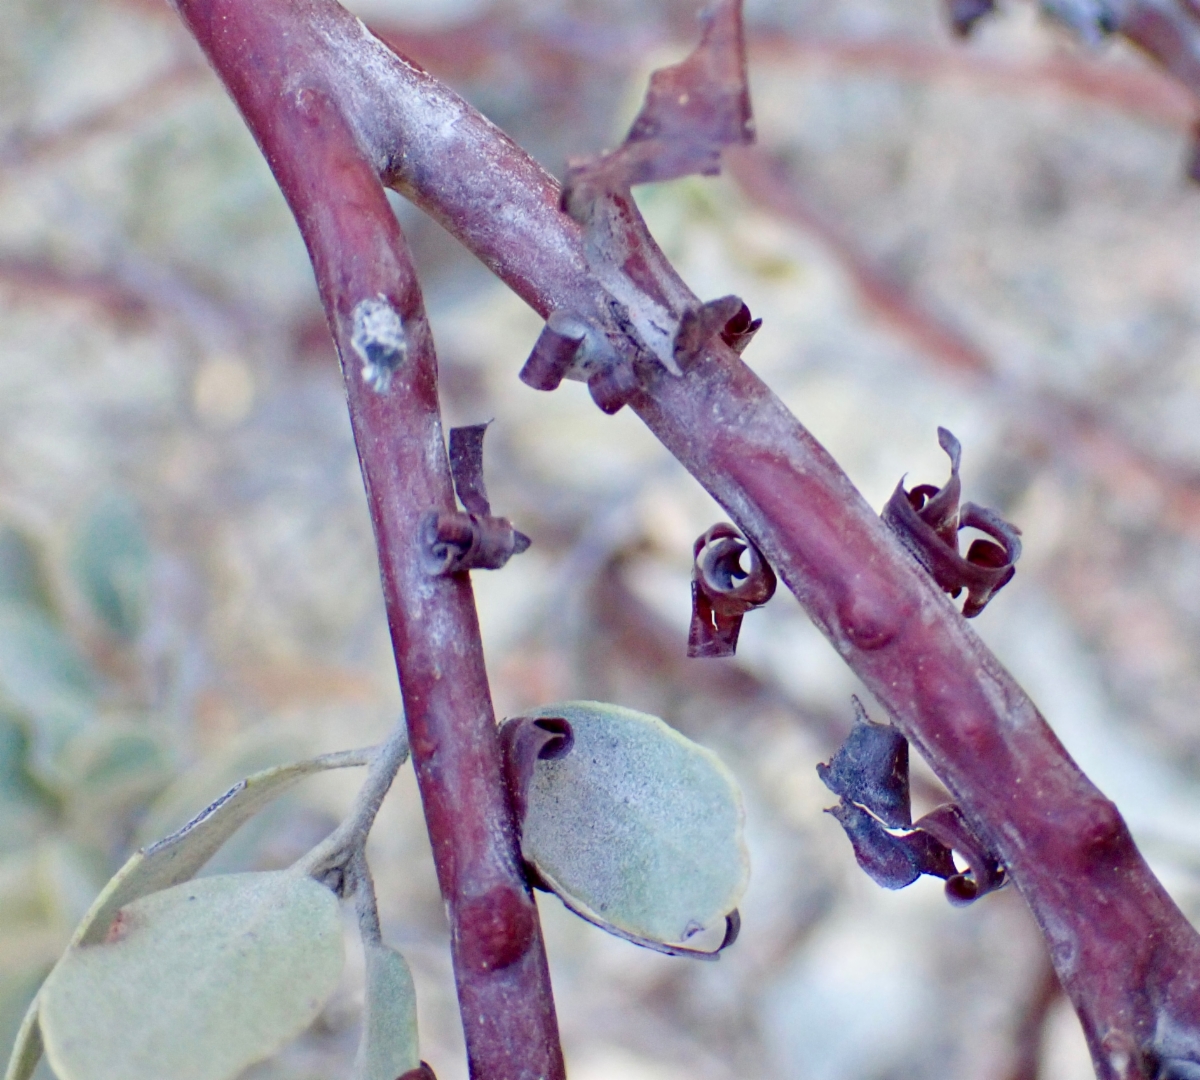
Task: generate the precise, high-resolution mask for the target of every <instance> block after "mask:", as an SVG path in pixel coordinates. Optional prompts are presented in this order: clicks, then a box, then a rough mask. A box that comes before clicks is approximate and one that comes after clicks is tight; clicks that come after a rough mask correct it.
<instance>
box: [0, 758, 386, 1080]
mask: <svg viewBox="0 0 1200 1080" xmlns="http://www.w3.org/2000/svg"><path fill="white" fill-rule="evenodd" d="M373 752H374V748H373V747H367V748H365V749H360V750H344V751H340V752H338V753H333V754H323V755H322V756H320V757H316V758H312V759H311V760H309V761H300V762H296V763H294V764H291V765H277V766H275V767H274V768H270V769H264V770H262V771H261V772H258V773H255V774H254V775H253V776H248V777H247V778H246V779H245V780H242V781H240V782H239V783H237V784H235V785H234V786H233V787H232V788H230V789H229V790H228V791H227V792H225V794H224V795H222V796H221V797H220V798H219V799H217V800H216V801H215V802H213V803H212V804H210V805H209V806H207V807H206V808H205V809H204V810H202V811H201V812H200V813H199V814H197V815H196V816H195V817H194V818H193V819H192V820H191V821H189V822H188V823H187V824H186V825H184V826H183V827H182V828H181V829H179V830H177V831H176V832H174V833H172V834H171V835H170V836H168V837H165V838H164V839H162V840H160V841H158V842H157V843H155V844H151V845H150V846H149V847H147V848H143V849H141V850H140V851H135V852H134V853H133V854H132V855H131V856H130V857H129V858H128V859H127V860H126V861H125V865H124V866H122V867H121V869H120V870H118V871H117V872H116V873H115V874H114V875H113V876H112V878H110V879H109V882H108V884H107V885H105V886H104V888H103V889H102V890H101V892H100V894H99V895H98V896H97V897H96V899H95V900H94V901H93V902H92V905H91V907H90V908H88V910H87V913H86V914H85V915H84V917H83V919H82V920H81V921H80V923H79V925H78V926H77V927H76V928H75V933H74V934H73V935H72V937H71V948H75V947H79V946H91V945H95V944H98V943H100V942H103V941H104V939H105V938H106V937H107V935H108V931H109V928H110V927H111V926H112V923H113V918H114V916H115V915H116V914H117V912H118V911H119V910H120V909H121V908H123V907H125V906H126V905H127V904H130V903H132V902H134V901H135V900H138V899H140V898H142V897H145V896H149V895H151V894H153V893H157V892H159V891H161V890H164V889H169V888H171V887H172V886H175V885H178V884H180V883H182V882H186V881H189V880H190V879H191V878H192V877H194V876H195V875H196V874H197V873H198V872H199V870H200V869H201V867H203V866H204V864H205V863H206V862H208V860H209V859H211V858H212V856H213V855H214V854H216V852H217V850H218V849H219V848H220V847H221V845H222V844H224V843H225V841H226V840H228V839H229V838H230V837H231V836H232V835H233V834H234V833H235V832H237V830H238V829H239V828H241V826H242V825H244V824H245V823H246V822H247V821H249V820H250V818H251V817H253V816H254V815H255V814H257V813H258V812H259V811H260V810H262V809H263V808H264V807H265V806H267V805H268V804H269V803H270V802H271V801H272V800H274V799H276V798H278V797H279V796H280V795H282V794H283V793H284V792H285V791H287V790H288V788H290V787H291V786H292V785H293V784H295V783H296V782H297V781H298V780H301V779H303V778H304V777H306V776H311V775H313V774H314V773H318V772H323V771H325V770H326V769H344V768H350V767H353V766H359V765H366V764H367V763H368V762H369V761H370V759H371V755H372V753H373ZM68 955H70V949H68ZM35 1004H36V1002H35ZM30 1008H31V1012H30V1014H29V1017H27V1018H26V1024H27V1025H29V1024H33V1027H32V1028H31V1029H30V1030H31V1031H32V1032H33V1035H28V1036H27V1041H26V1043H25V1044H22V1043H21V1042H20V1041H18V1044H17V1047H16V1049H14V1051H13V1057H12V1059H11V1060H10V1062H9V1068H10V1070H11V1069H12V1068H14V1067H15V1066H14V1062H16V1061H17V1055H18V1052H22V1053H27V1054H28V1053H31V1054H32V1055H33V1058H32V1064H31V1065H29V1069H30V1070H32V1069H33V1068H34V1067H36V1065H37V1061H38V1058H39V1057H40V1055H41V1052H42V1051H41V1045H42V1044H41V1038H40V1033H38V1031H37V1030H36V1010H34V1007H33V1006H31V1007H30ZM30 1017H33V1019H32V1020H31V1019H30ZM22 1031H23V1032H24V1031H25V1028H24V1027H23V1028H22ZM35 1036H36V1040H35V1041H29V1040H31V1039H34V1037H35ZM22 1045H24V1046H25V1049H24V1050H22ZM6 1080H8V1078H6Z"/></svg>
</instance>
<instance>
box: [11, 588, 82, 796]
mask: <svg viewBox="0 0 1200 1080" xmlns="http://www.w3.org/2000/svg"><path fill="white" fill-rule="evenodd" d="M94 692H95V677H94V675H93V673H92V671H91V669H90V668H89V666H88V664H87V662H86V661H85V660H84V658H83V656H82V654H81V653H80V652H79V650H78V649H77V648H76V647H75V645H74V643H73V642H71V641H70V640H69V639H68V638H67V636H66V635H65V634H64V633H63V631H62V629H61V628H60V627H59V626H58V624H57V623H55V622H53V621H52V620H51V619H50V617H49V616H48V615H47V614H46V613H45V612H44V611H42V610H41V609H40V608H35V607H30V606H29V605H28V604H23V603H18V602H15V601H11V600H0V702H2V703H3V704H4V705H6V706H8V707H9V708H10V709H12V710H13V711H15V712H17V713H19V714H22V715H23V716H25V717H27V718H29V719H30V720H32V722H33V723H32V733H33V736H34V759H35V765H36V767H38V768H39V769H40V770H43V771H44V770H50V771H51V772H52V762H53V759H54V758H55V757H56V755H57V754H58V753H59V752H60V751H61V750H62V748H63V746H65V745H66V743H67V742H68V741H69V740H70V739H71V737H72V736H73V735H75V734H76V733H77V732H78V731H79V730H81V729H82V728H83V726H84V725H85V724H86V723H87V722H88V721H89V720H90V718H91V716H92V713H93V710H94Z"/></svg>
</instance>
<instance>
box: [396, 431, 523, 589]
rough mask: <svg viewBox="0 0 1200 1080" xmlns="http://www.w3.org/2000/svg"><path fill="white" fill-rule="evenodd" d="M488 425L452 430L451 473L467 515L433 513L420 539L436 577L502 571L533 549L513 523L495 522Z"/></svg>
mask: <svg viewBox="0 0 1200 1080" xmlns="http://www.w3.org/2000/svg"><path fill="white" fill-rule="evenodd" d="M486 431H487V424H474V425H472V426H470V427H461V428H451V429H450V473H451V475H452V476H453V478H454V490H455V492H456V493H457V494H458V501H459V502H461V503H462V505H463V507H464V508H465V510H466V512H465V513H461V512H459V511H446V510H430V511H429V513H428V514H426V515H425V517H424V519H423V520H422V521H421V527H420V539H421V546H422V548H423V549H424V552H425V562H426V568H427V569H428V571H429V573H430V574H433V575H435V576H438V577H444V576H445V575H447V574H457V573H460V572H462V571H464V570H499V569H500V567H502V566H503V565H504V564H505V563H506V562H508V560H509V559H511V558H512V557H513V556H514V555H519V554H521V552H522V551H525V550H526V549H527V548H528V547H529V544H530V539H529V537H528V536H526V535H525V534H524V533H523V532H519V531H518V530H517V529H515V528H513V524H512V522H511V521H509V520H508V518H503V517H494V516H492V512H491V504H490V503H489V502H488V497H487V488H486V487H485V486H484V483H483V436H484V433H485V432H486Z"/></svg>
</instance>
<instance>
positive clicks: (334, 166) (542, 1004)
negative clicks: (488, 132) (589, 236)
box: [180, 2, 565, 1080]
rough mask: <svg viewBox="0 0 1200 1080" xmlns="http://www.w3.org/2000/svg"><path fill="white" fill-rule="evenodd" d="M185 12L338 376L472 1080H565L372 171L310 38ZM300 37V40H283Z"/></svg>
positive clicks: (421, 356) (433, 394)
mask: <svg viewBox="0 0 1200 1080" xmlns="http://www.w3.org/2000/svg"><path fill="white" fill-rule="evenodd" d="M180 11H181V13H182V14H183V16H184V18H185V19H186V20H187V23H188V25H189V27H190V28H191V30H192V32H193V33H194V34H195V35H196V37H197V39H198V40H199V42H200V44H201V45H202V47H203V48H204V50H205V52H206V53H207V54H208V56H209V58H210V59H211V60H212V62H213V65H214V66H215V67H216V68H217V70H218V71H219V72H220V73H221V75H222V77H223V78H224V80H225V83H226V86H227V87H228V88H229V91H230V93H231V94H232V95H233V97H234V100H235V101H236V102H237V103H238V105H239V107H240V108H241V110H242V113H243V115H244V116H245V117H246V120H247V123H248V124H249V125H250V128H251V130H252V131H253V132H254V134H255V137H256V138H257V139H258V142H259V145H260V146H261V147H262V150H263V153H264V154H265V155H266V157H267V160H268V161H269V162H270V164H271V168H272V169H273V171H274V173H275V177H276V179H277V180H278V182H279V186H280V187H281V188H282V190H283V192H284V194H285V196H286V197H287V200H288V203H289V204H290V206H291V208H292V212H293V213H294V214H295V216H296V220H297V222H298V224H299V226H300V230H301V232H302V234H303V236H304V239H305V242H306V243H307V245H308V250H309V255H310V257H311V258H312V262H313V268H314V270H315V272H316V278H317V283H318V286H319V288H320V291H321V299H322V301H323V302H324V305H325V310H326V312H327V315H328V318H329V324H330V328H331V330H332V331H333V335H334V338H335V340H336V342H337V346H338V351H339V354H340V356H341V358H342V368H343V372H344V375H345V385H346V396H347V398H348V401H349V405H350V416H351V421H352V423H353V427H354V437H355V441H356V444H357V446H358V454H359V461H360V462H361V465H362V472H363V479H364V482H365V484H366V488H367V495H368V500H369V504H370V508H371V517H372V521H373V524H374V527H375V537H376V543H377V545H378V548H379V561H380V568H381V571H382V576H383V588H384V596H385V598H386V602H387V613H388V624H389V626H390V628H391V633H392V641H393V645H394V648H395V653H396V663H397V668H398V670H399V674H400V685H401V689H402V691H403V694H404V707H405V715H406V718H407V722H408V728H409V735H410V742H411V746H412V752H413V762H414V765H415V768H416V773H417V780H418V783H419V785H420V789H421V796H422V800H423V802H424V805H425V814H426V820H427V823H428V826H429V833H430V838H431V840H432V844H433V853H434V861H435V863H436V865H437V871H438V877H439V881H440V883H441V887H442V894H443V896H444V898H445V900H446V907H447V912H448V914H449V918H450V925H451V946H452V952H453V957H454V968H455V975H456V978H457V982H458V992H459V1001H460V1005H461V1011H462V1018H463V1027H464V1031H465V1034H466V1042H467V1053H468V1057H469V1059H470V1064H471V1073H472V1075H473V1076H475V1077H480V1078H482V1077H486V1078H487V1080H535V1078H547V1080H548V1078H561V1077H563V1076H564V1075H565V1072H564V1068H563V1060H562V1051H561V1049H560V1047H559V1042H558V1031H557V1024H556V1020H555V1014H554V1001H553V998H552V997H551V993H550V979H549V972H548V969H547V965H546V956H545V951H544V948H543V944H542V937H541V929H540V926H539V923H538V917H537V909H536V906H535V905H534V901H533V897H532V895H531V893H530V890H529V887H528V885H527V884H526V881H525V878H524V874H523V871H522V869H521V861H520V856H519V850H518V843H517V839H516V830H515V826H514V823H513V818H512V813H511V809H510V807H509V805H508V802H507V799H506V795H505V790H504V787H503V783H502V779H501V767H500V750H499V741H498V738H497V733H496V723H495V717H494V715H493V712H492V703H491V698H490V694H489V691H488V685H487V676H486V673H485V670H484V662H483V650H482V646H481V644H480V638H479V625H478V621H477V618H476V614H475V605H474V600H473V597H472V591H471V583H470V579H469V577H468V576H467V575H466V574H465V573H462V574H456V575H451V576H447V577H434V576H431V575H430V574H429V573H428V572H427V570H426V569H425V567H424V565H423V561H422V558H421V550H420V545H419V536H418V526H419V524H420V522H421V520H422V518H423V517H424V515H425V513H426V512H427V511H429V510H431V509H436V510H445V511H448V512H453V511H454V510H455V509H456V506H455V502H454V491H453V487H452V484H451V477H450V468H449V462H448V459H447V456H446V450H445V446H444V444H443V437H442V425H441V417H440V412H439V407H438V391H437V360H436V357H435V355H434V351H433V340H432V337H431V335H430V332H429V325H428V322H427V321H426V318H425V312H424V308H423V304H422V300H421V294H420V290H419V287H418V284H417V279H416V276H415V274H414V271H413V268H412V264H411V261H410V259H409V254H408V251H407V247H406V245H405V242H404V239H403V236H402V235H401V233H400V228H399V225H398V224H397V222H396V218H395V215H394V214H393V213H392V211H391V208H390V207H389V205H388V202H387V197H386V194H385V192H384V189H383V186H382V185H381V183H380V181H379V169H378V165H377V164H376V163H374V162H373V161H372V160H371V159H370V158H369V157H368V155H367V153H366V152H365V148H364V147H363V146H362V145H361V144H360V143H359V141H358V140H357V139H356V137H355V133H354V132H353V130H352V129H351V127H350V126H349V125H348V124H347V117H346V116H345V113H344V103H343V102H342V101H339V95H338V94H337V93H336V92H335V91H334V90H333V89H332V88H331V87H330V86H328V85H327V84H326V83H325V82H324V81H323V80H322V79H320V78H312V77H311V76H310V75H308V73H307V72H306V66H307V62H308V58H309V56H310V54H311V53H312V52H313V46H312V43H311V42H310V41H308V40H307V37H308V34H309V33H310V32H311V31H312V29H314V24H312V23H308V24H307V25H306V23H305V22H304V21H298V22H296V23H294V24H293V23H292V21H291V19H290V18H289V19H288V20H287V21H281V20H280V19H279V17H278V15H279V11H278V8H277V7H275V8H273V7H272V6H271V5H258V4H254V3H248V4H242V5H239V6H237V7H236V8H235V7H233V6H232V5H227V6H222V5H216V4H206V3H202V2H195V3H189V2H184V3H181V4H180ZM293 14H296V15H299V14H300V12H298V11H296V10H295V9H294V8H293V9H292V11H289V12H288V15H289V16H291V15H293ZM351 25H353V24H351ZM293 27H294V28H295V29H296V30H299V31H301V32H300V33H295V34H291V35H289V30H291V29H292V28H293ZM363 301H368V302H383V303H385V304H386V305H388V306H390V308H391V309H392V311H394V312H396V313H398V314H399V316H400V318H401V319H402V323H403V329H404V337H405V339H406V342H407V350H406V355H404V357H403V358H402V359H400V360H399V362H398V366H397V368H396V371H395V374H394V376H393V378H392V380H391V384H390V387H389V388H388V389H387V390H386V391H383V392H379V391H377V390H375V389H374V388H372V386H370V385H368V384H367V382H366V381H365V380H364V377H363V374H362V370H361V369H362V366H363V361H362V359H361V358H360V355H359V353H358V351H357V350H356V348H355V342H354V340H353V339H354V334H355V330H356V328H358V323H356V319H355V310H356V308H359V305H361V304H362V303H363ZM360 333H361V330H360ZM360 347H361V343H360Z"/></svg>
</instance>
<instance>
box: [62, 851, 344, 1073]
mask: <svg viewBox="0 0 1200 1080" xmlns="http://www.w3.org/2000/svg"><path fill="white" fill-rule="evenodd" d="M342 961H343V952H342V929H341V920H340V916H339V913H338V902H337V899H336V898H335V897H334V895H333V893H332V892H330V891H329V890H328V889H326V888H325V887H324V886H323V885H319V884H318V883H317V882H315V881H313V880H312V879H311V878H308V877H305V876H303V875H301V874H298V873H294V872H289V871H283V872H276V873H262V874H229V875H225V876H218V877H209V878H201V879H199V880H197V881H192V882H187V883H185V884H183V885H178V886H176V887H175V888H172V889H167V890H165V891H163V892H158V893H154V894H153V895H151V896H147V897H144V898H142V899H141V900H137V901H134V902H133V903H131V904H129V905H127V906H126V907H124V908H122V910H121V911H120V913H119V915H118V918H117V920H116V922H115V923H114V924H113V926H112V928H111V930H110V932H109V934H108V937H107V938H106V939H105V940H104V941H103V942H100V943H98V944H92V945H73V946H71V948H70V949H68V951H67V954H66V955H65V956H64V957H63V959H62V960H61V961H59V963H58V966H57V967H56V968H55V969H54V971H53V972H52V973H51V975H50V977H49V978H48V979H47V980H46V984H45V986H44V987H43V988H42V991H41V994H40V1018H41V1029H42V1036H43V1038H44V1040H45V1044H46V1055H47V1057H48V1058H49V1061H50V1064H51V1066H52V1067H53V1068H54V1071H55V1073H56V1074H57V1075H58V1077H59V1080H162V1078H163V1077H171V1080H227V1078H230V1077H234V1076H236V1075H237V1074H238V1073H239V1072H241V1071H242V1070H243V1069H244V1068H246V1066H248V1065H250V1064H252V1063H253V1062H255V1061H260V1060H261V1059H263V1058H265V1057H267V1056H268V1055H270V1054H271V1053H273V1052H274V1051H275V1050H276V1049H278V1048H279V1047H280V1046H282V1045H283V1043H285V1042H286V1041H287V1040H288V1039H290V1038H292V1037H293V1036H294V1035H296V1034H298V1033H299V1032H300V1031H302V1030H303V1029H304V1028H305V1027H307V1026H308V1025H309V1024H310V1023H311V1022H312V1021H313V1019H314V1018H315V1017H316V1015H317V1013H318V1012H320V1010H321V1006H322V1005H323V1004H324V1002H325V1001H326V999H327V998H328V997H329V995H330V994H331V993H332V992H333V990H334V988H335V987H336V985H337V981H338V978H339V976H340V974H341V970H342Z"/></svg>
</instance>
